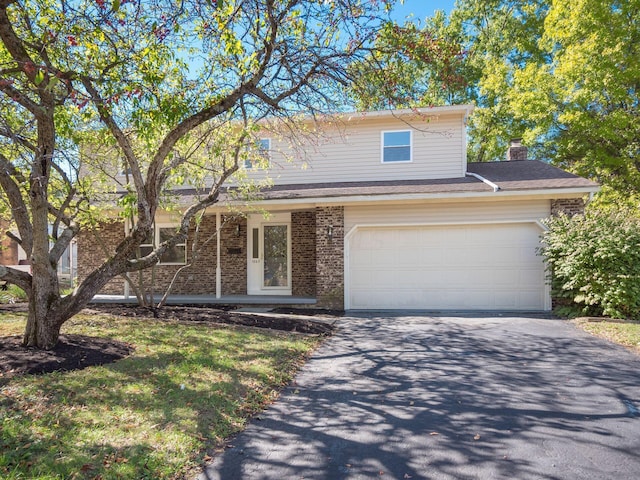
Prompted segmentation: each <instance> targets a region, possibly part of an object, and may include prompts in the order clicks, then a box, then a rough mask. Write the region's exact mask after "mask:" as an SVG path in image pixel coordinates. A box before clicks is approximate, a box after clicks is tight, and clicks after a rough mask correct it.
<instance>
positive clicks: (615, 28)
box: [360, 0, 640, 195]
mask: <svg viewBox="0 0 640 480" xmlns="http://www.w3.org/2000/svg"><path fill="white" fill-rule="evenodd" d="M638 18H640V0H625V1H621V0H608V1H601V0H576V1H574V2H564V1H555V0H543V1H538V0H536V1H533V0H487V1H485V0H459V1H458V2H457V3H456V7H455V8H454V10H453V11H452V12H451V14H450V15H449V16H448V17H447V16H446V15H445V14H444V13H442V12H439V13H436V15H435V16H434V17H432V18H428V19H426V21H425V23H424V25H422V26H418V25H406V26H404V27H403V28H397V29H395V30H394V29H388V31H387V32H386V34H385V35H381V36H380V37H379V39H378V42H379V44H380V46H381V51H383V52H384V51H385V47H387V46H389V45H396V44H397V45H399V46H400V47H401V48H400V49H399V51H400V52H402V53H401V56H400V54H398V53H396V52H394V51H393V50H390V51H388V52H387V54H386V55H383V56H380V58H379V59H378V64H379V65H380V66H381V67H382V68H384V69H385V70H387V72H385V73H384V74H382V75H381V74H378V75H377V76H378V78H380V80H379V82H380V83H382V82H383V80H382V79H383V78H389V79H391V81H392V85H393V86H392V87H391V89H384V88H371V89H369V90H367V91H366V96H365V97H363V98H360V102H361V104H363V105H391V106H414V105H430V104H451V103H462V102H473V103H476V105H477V107H478V108H477V109H476V110H475V112H474V115H473V116H472V118H471V123H470V126H469V136H470V141H469V160H470V161H491V160H499V159H503V158H504V154H505V150H506V146H507V144H508V141H509V140H510V139H511V138H523V139H524V143H525V144H526V145H528V146H529V148H530V151H531V153H532V155H533V156H534V157H536V158H540V159H543V160H550V161H552V162H554V163H555V164H557V165H559V166H562V167H564V168H567V169H569V170H572V171H574V172H576V173H579V174H581V175H585V176H587V177H590V178H592V179H594V180H597V181H600V182H602V183H603V184H605V185H610V186H611V187H612V189H613V190H614V191H619V192H622V194H623V195H628V194H629V193H631V192H636V193H637V192H638V191H639V190H640V177H639V167H640V165H639V164H638V159H639V158H640V155H639V154H640V148H639V145H640V122H639V121H638V120H639V118H638V117H639V114H638V107H639V101H638V89H639V85H640V53H639V48H640V47H639V46H638V45H640V38H639V35H640V25H638ZM405 32H410V34H406V33H405ZM416 37H419V38H421V39H423V41H422V42H416V41H415V38H416ZM424 39H428V41H429V42H431V43H429V48H428V52H429V53H428V54H427V55H425V54H423V53H422V52H423V51H424V45H425V40H424ZM443 51H447V52H448V53H447V54H444V55H443V56H442V57H438V56H437V54H438V53H439V52H443ZM378 55H380V53H378ZM434 55H436V58H437V61H431V60H432V58H433V56H434ZM371 75H373V76H375V74H373V73H372V74H371ZM396 91H399V92H400V94H399V95H394V94H395V93H396Z"/></svg>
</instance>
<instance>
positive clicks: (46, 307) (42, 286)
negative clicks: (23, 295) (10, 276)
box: [22, 270, 66, 350]
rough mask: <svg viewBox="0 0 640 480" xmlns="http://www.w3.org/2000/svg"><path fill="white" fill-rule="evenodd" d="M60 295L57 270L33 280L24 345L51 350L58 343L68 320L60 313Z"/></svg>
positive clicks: (35, 277)
mask: <svg viewBox="0 0 640 480" xmlns="http://www.w3.org/2000/svg"><path fill="white" fill-rule="evenodd" d="M60 310H61V309H60V294H59V290H58V278H57V274H56V272H55V270H54V271H53V272H50V273H49V275H46V276H44V278H43V277H38V276H36V275H34V277H33V280H32V288H31V295H30V296H29V316H28V318H27V326H26V328H25V332H24V338H23V340H22V344H23V345H24V346H25V347H35V348H40V349H44V350H51V349H52V348H54V347H55V346H56V344H57V343H58V338H59V336H60V327H61V326H62V324H63V323H64V320H66V318H63V316H62V313H61V311H60Z"/></svg>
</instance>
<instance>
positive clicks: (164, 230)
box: [140, 224, 187, 265]
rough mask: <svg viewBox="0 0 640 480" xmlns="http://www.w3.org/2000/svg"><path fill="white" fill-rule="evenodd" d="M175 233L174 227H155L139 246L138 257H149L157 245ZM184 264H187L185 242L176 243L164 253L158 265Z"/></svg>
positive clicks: (162, 225)
mask: <svg viewBox="0 0 640 480" xmlns="http://www.w3.org/2000/svg"><path fill="white" fill-rule="evenodd" d="M175 233H176V227H175V225H170V224H158V225H155V227H154V229H153V230H152V231H151V234H150V235H149V236H148V237H147V238H146V239H145V241H144V242H143V243H142V244H141V245H140V256H142V257H144V256H147V255H149V254H150V253H151V252H152V251H153V250H154V249H155V248H156V247H157V246H158V245H160V244H161V243H162V242H164V241H165V240H167V239H169V238H171V237H172V236H173V235H174V234H175ZM185 263H187V244H186V241H185V242H182V243H178V244H176V245H174V246H173V247H171V248H169V249H168V250H167V251H166V252H164V253H163V254H162V256H161V257H160V262H159V265H184V264H185Z"/></svg>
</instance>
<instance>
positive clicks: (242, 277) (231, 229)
mask: <svg viewBox="0 0 640 480" xmlns="http://www.w3.org/2000/svg"><path fill="white" fill-rule="evenodd" d="M222 219H223V221H222V223H223V225H222V232H221V234H220V253H221V254H222V258H221V260H220V268H221V270H222V295H246V294H247V220H246V218H242V217H225V216H223V217H222ZM214 221H215V219H214ZM211 248H212V249H213V257H214V259H215V256H216V254H215V250H216V244H215V242H214V243H213V244H212V245H211ZM211 269H212V274H213V276H214V278H215V273H216V264H215V262H214V263H213V264H212V265H211ZM213 287H214V288H213V293H215V291H216V290H215V281H214V283H213Z"/></svg>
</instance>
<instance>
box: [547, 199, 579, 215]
mask: <svg viewBox="0 0 640 480" xmlns="http://www.w3.org/2000/svg"><path fill="white" fill-rule="evenodd" d="M584 206H585V205H584V200H583V199H582V198H562V199H560V200H551V215H560V214H561V213H564V214H566V215H569V216H573V215H580V214H583V213H584Z"/></svg>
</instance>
